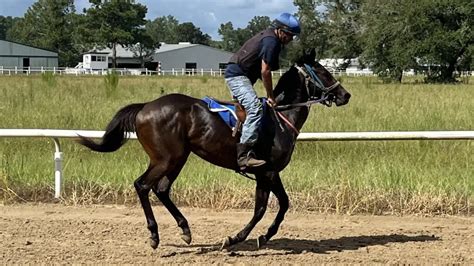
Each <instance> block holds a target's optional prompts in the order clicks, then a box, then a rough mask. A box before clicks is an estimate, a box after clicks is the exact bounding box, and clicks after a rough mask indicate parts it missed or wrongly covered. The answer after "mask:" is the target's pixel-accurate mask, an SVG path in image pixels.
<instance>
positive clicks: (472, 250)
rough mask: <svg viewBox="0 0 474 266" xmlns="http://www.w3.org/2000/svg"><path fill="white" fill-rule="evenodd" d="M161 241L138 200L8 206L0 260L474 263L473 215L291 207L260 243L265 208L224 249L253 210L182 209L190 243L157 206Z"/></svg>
mask: <svg viewBox="0 0 474 266" xmlns="http://www.w3.org/2000/svg"><path fill="white" fill-rule="evenodd" d="M154 211H155V215H156V217H157V219H158V223H159V230H160V237H161V243H160V246H159V248H158V249H157V250H156V251H154V250H152V249H151V248H150V246H149V245H148V237H149V233H148V230H147V229H146V226H145V219H144V216H143V213H142V210H141V208H140V207H128V206H88V207H69V206H63V205H60V204H45V205H29V204H24V205H23V204H22V205H13V206H0V243H1V244H0V261H1V262H2V264H18V263H20V264H24V263H67V264H70V263H94V264H95V263H119V264H121V263H140V264H144V263H163V264H183V263H189V264H191V263H200V264H210V263H212V264H264V263H265V264H269V263H284V264H315V263H317V264H319V263H363V264H365V263H414V264H420V263H421V264H426V263H432V262H434V263H461V264H470V265H473V264H474V224H473V222H474V218H473V217H435V218H432V217H415V216H406V217H395V216H344V215H323V214H316V213H304V214H303V213H292V212H289V213H288V214H287V216H286V219H285V221H284V222H283V224H282V227H281V228H280V231H279V233H278V234H277V235H276V236H275V237H274V239H273V240H271V241H270V242H269V243H268V245H267V246H265V247H264V248H262V249H260V250H258V249H257V248H256V240H255V239H256V238H257V237H258V236H259V235H260V234H263V233H265V232H266V229H267V226H269V225H270V223H271V222H272V219H273V217H274V215H275V213H274V212H267V214H266V215H265V218H264V219H263V220H262V221H261V222H260V223H259V225H257V227H256V228H255V229H254V231H253V232H252V234H251V235H250V236H249V238H248V240H247V241H245V242H243V243H241V244H239V245H236V246H235V247H233V248H232V249H231V250H227V251H220V250H219V248H220V245H221V242H222V240H223V239H224V237H225V236H228V235H234V234H235V233H237V232H238V231H239V230H240V229H241V228H243V226H244V225H245V224H246V223H247V221H249V219H250V217H251V215H252V212H251V211H246V210H242V211H223V212H217V211H214V210H210V209H190V208H183V209H182V211H183V213H184V214H185V216H186V217H187V219H188V221H189V223H190V226H191V230H192V233H193V242H192V243H191V245H186V244H185V243H184V242H183V241H182V240H181V239H180V236H179V233H180V230H179V228H178V227H177V226H176V224H175V222H174V220H173V219H172V217H171V216H170V215H169V214H168V213H167V212H166V210H165V209H163V208H162V207H154Z"/></svg>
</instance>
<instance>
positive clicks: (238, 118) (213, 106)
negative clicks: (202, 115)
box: [202, 97, 247, 137]
mask: <svg viewBox="0 0 474 266" xmlns="http://www.w3.org/2000/svg"><path fill="white" fill-rule="evenodd" d="M202 101H204V102H205V103H206V104H207V107H208V109H209V111H211V112H213V113H217V114H219V116H220V117H221V118H222V120H223V121H224V122H225V123H226V125H228V126H229V127H230V129H231V130H232V137H235V136H236V135H237V132H239V131H240V130H241V128H242V125H243V123H244V122H245V118H246V117H247V113H246V112H245V109H244V107H243V106H242V105H241V104H240V103H239V102H238V101H237V100H233V101H223V100H218V99H215V98H212V97H205V98H203V99H202Z"/></svg>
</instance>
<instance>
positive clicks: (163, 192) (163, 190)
mask: <svg viewBox="0 0 474 266" xmlns="http://www.w3.org/2000/svg"><path fill="white" fill-rule="evenodd" d="M186 157H187V156H186ZM185 162H186V158H184V160H183V162H182V163H180V164H178V165H177V166H176V167H175V169H174V170H173V171H171V172H170V173H169V174H167V175H166V176H163V177H162V178H161V179H160V181H159V182H158V184H156V185H155V186H154V187H153V188H152V189H153V192H154V193H155V194H156V196H157V197H158V198H159V199H160V201H161V203H163V205H164V206H165V207H166V209H167V210H168V211H169V212H170V213H171V215H172V216H173V217H174V219H175V220H176V222H177V223H178V226H179V227H180V228H181V229H182V230H183V233H182V236H181V238H182V239H183V240H184V242H186V243H187V244H190V243H191V239H192V238H191V230H190V229H189V225H188V221H187V220H186V218H184V216H183V214H182V213H181V212H180V211H179V209H178V208H177V207H176V205H175V204H174V203H173V201H171V199H170V189H171V185H172V184H173V182H174V181H175V180H176V178H177V177H178V175H179V172H180V171H181V169H182V168H183V166H184V163H185Z"/></svg>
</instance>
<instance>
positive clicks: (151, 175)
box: [134, 164, 163, 249]
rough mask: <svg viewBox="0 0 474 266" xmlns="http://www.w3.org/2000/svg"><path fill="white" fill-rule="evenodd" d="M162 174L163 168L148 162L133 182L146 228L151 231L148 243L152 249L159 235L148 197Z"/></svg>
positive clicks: (156, 243) (155, 245) (156, 245)
mask: <svg viewBox="0 0 474 266" xmlns="http://www.w3.org/2000/svg"><path fill="white" fill-rule="evenodd" d="M160 176H163V170H162V169H160V167H158V166H156V165H155V166H153V165H151V164H150V166H149V167H148V169H147V170H146V171H145V173H143V174H142V175H141V176H140V177H139V178H138V179H137V180H136V181H135V182H134V186H135V189H136V191H137V194H138V198H139V199H140V203H141V205H142V208H143V211H144V212H145V217H146V222H147V226H148V230H150V232H151V237H150V245H151V247H152V248H153V249H156V248H157V247H158V245H159V243H160V237H159V235H158V224H157V223H156V220H155V216H154V215H153V210H152V208H151V204H150V198H149V197H148V195H149V193H150V190H151V188H152V187H153V186H154V184H155V183H156V182H157V180H158V179H159V178H160Z"/></svg>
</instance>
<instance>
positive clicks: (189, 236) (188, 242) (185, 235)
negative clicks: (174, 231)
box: [181, 234, 192, 245]
mask: <svg viewBox="0 0 474 266" xmlns="http://www.w3.org/2000/svg"><path fill="white" fill-rule="evenodd" d="M181 239H182V240H184V242H186V244H188V245H189V244H191V240H192V238H191V235H188V234H182V235H181Z"/></svg>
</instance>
